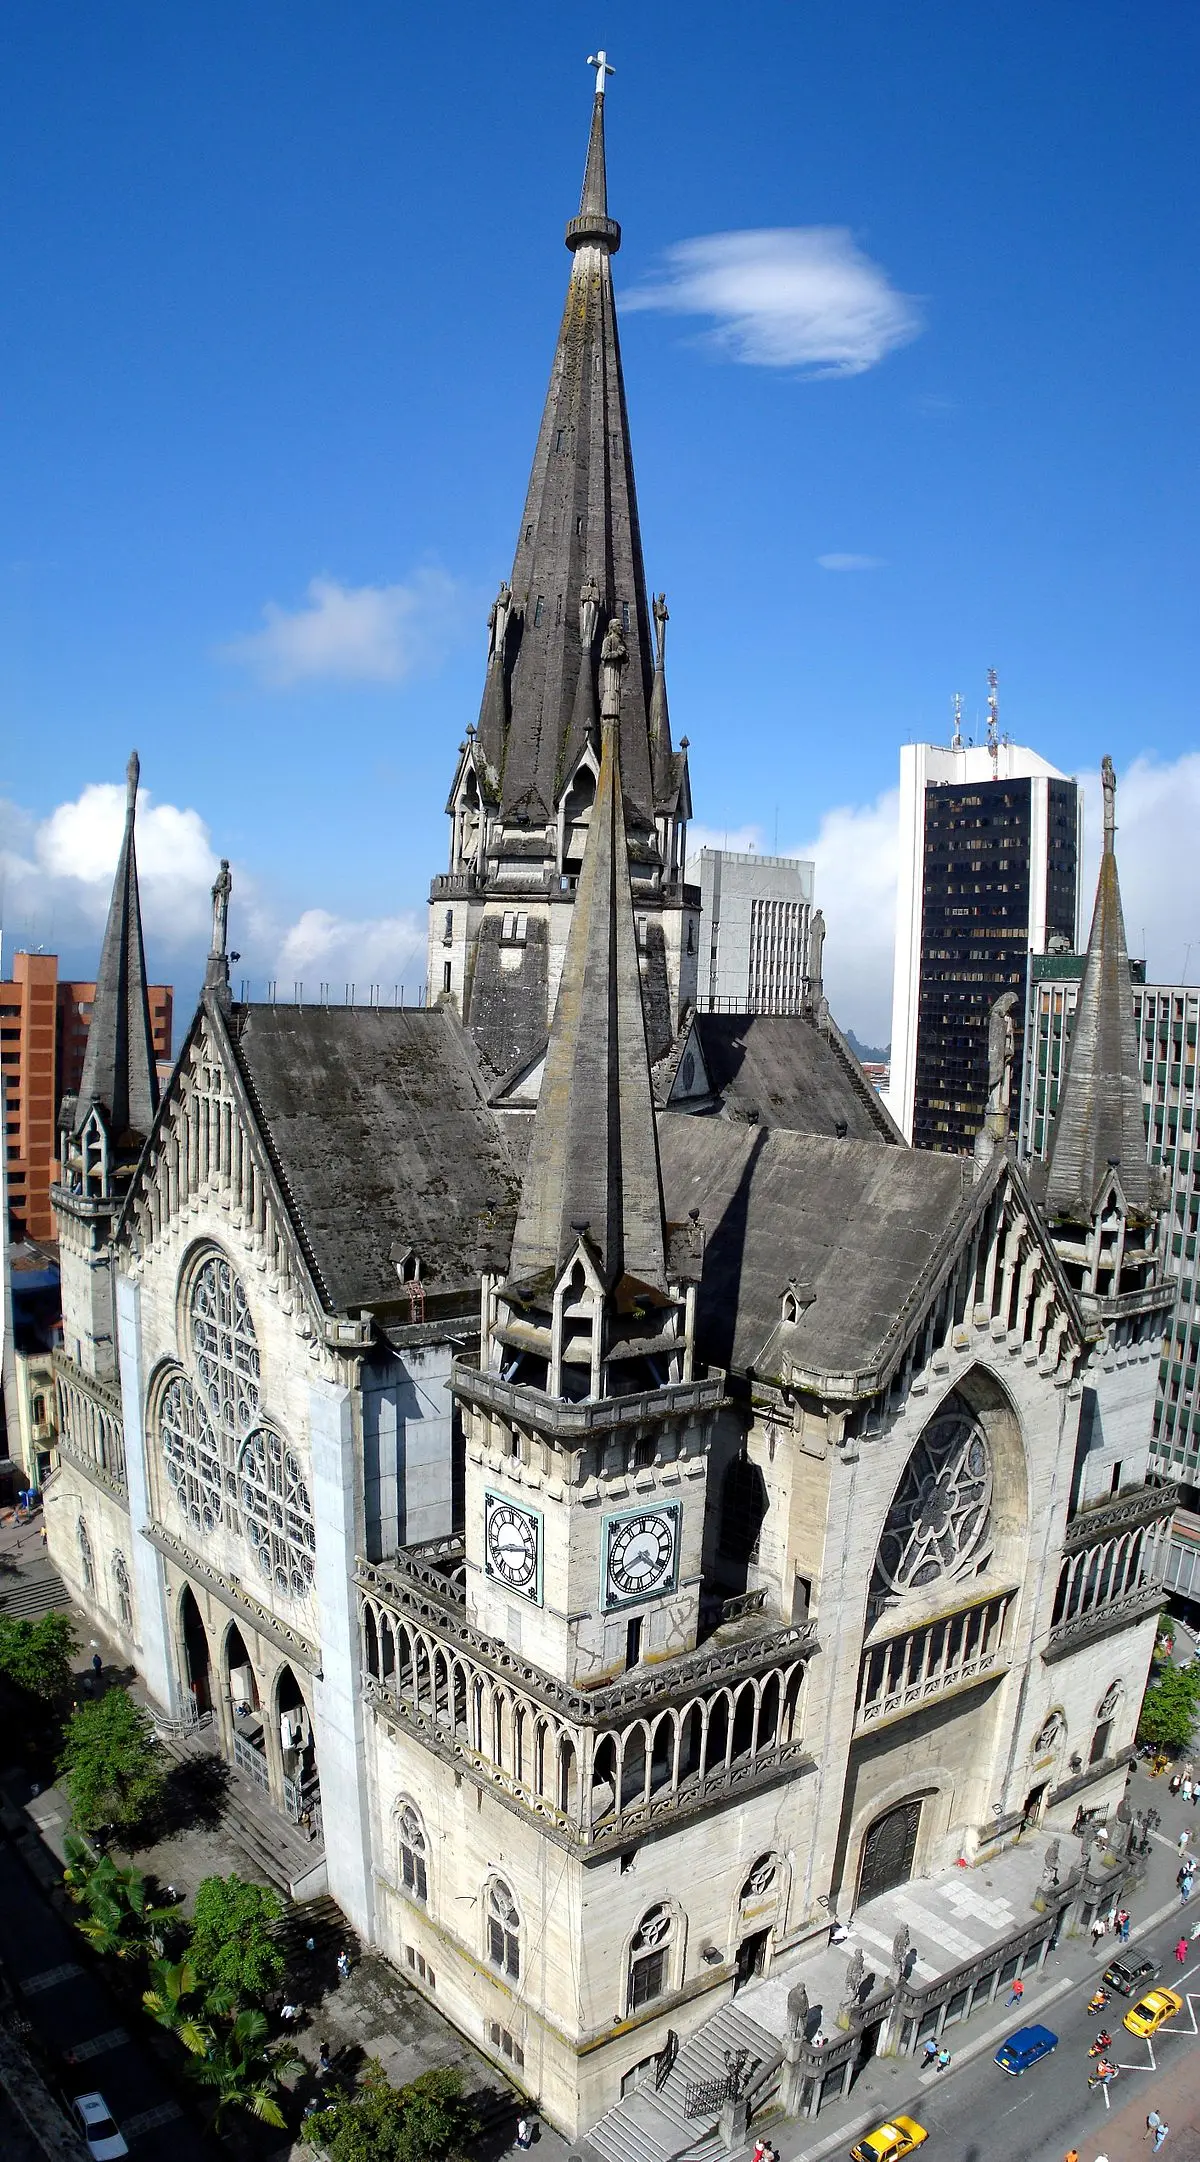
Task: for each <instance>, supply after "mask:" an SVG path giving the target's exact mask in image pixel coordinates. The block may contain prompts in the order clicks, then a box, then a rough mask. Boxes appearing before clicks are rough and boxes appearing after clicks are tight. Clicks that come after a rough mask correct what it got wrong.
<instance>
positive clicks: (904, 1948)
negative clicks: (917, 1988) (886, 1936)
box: [892, 1924, 912, 1981]
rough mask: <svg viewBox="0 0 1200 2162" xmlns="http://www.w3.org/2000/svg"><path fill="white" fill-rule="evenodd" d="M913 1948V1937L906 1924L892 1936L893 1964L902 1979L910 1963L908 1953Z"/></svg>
mask: <svg viewBox="0 0 1200 2162" xmlns="http://www.w3.org/2000/svg"><path fill="white" fill-rule="evenodd" d="M911 1950H912V1938H911V1937H910V1936H909V1933H908V1927H907V1924H905V1925H904V1927H903V1928H901V1929H898V1930H897V1931H896V1934H895V1936H894V1937H893V1938H892V1965H893V1967H894V1968H895V1970H896V1973H897V1974H898V1975H899V1977H900V1979H901V1981H903V1979H904V1970H905V1968H906V1967H907V1965H908V1955H909V1953H910V1952H911Z"/></svg>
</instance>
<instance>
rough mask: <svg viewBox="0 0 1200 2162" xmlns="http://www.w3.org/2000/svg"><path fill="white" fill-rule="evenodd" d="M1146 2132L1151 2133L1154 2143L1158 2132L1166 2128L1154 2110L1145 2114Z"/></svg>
mask: <svg viewBox="0 0 1200 2162" xmlns="http://www.w3.org/2000/svg"><path fill="white" fill-rule="evenodd" d="M1146 2130H1147V2132H1152V2133H1153V2134H1154V2136H1155V2141H1156V2143H1157V2139H1158V2134H1159V2132H1160V2131H1165V2130H1166V2126H1165V2125H1164V2124H1163V2121H1162V2118H1161V2117H1160V2116H1159V2114H1158V2111H1157V2110H1156V2109H1152V2110H1150V2111H1148V2112H1147V2116H1146Z"/></svg>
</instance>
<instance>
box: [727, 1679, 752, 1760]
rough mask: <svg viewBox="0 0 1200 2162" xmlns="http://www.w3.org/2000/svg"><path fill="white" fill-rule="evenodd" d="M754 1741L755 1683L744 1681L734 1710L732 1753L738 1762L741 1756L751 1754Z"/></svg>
mask: <svg viewBox="0 0 1200 2162" xmlns="http://www.w3.org/2000/svg"><path fill="white" fill-rule="evenodd" d="M753 1743H754V1684H753V1682H744V1683H743V1684H742V1687H741V1688H740V1689H739V1691H738V1693H737V1699H736V1702H735V1705H734V1712H733V1748H732V1750H731V1751H730V1755H731V1757H732V1759H733V1761H734V1763H736V1762H737V1761H738V1759H739V1758H740V1757H745V1756H748V1755H749V1754H750V1750H751V1748H752V1747H753Z"/></svg>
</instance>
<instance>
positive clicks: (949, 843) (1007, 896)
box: [887, 738, 1082, 1153]
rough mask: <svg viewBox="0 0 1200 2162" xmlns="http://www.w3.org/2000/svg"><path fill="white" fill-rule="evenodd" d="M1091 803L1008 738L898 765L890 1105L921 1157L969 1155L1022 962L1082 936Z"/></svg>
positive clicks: (937, 751) (931, 749) (907, 748)
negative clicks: (996, 1034) (999, 1026)
mask: <svg viewBox="0 0 1200 2162" xmlns="http://www.w3.org/2000/svg"><path fill="white" fill-rule="evenodd" d="M1081 816H1082V799H1081V797H1080V794H1079V790H1078V788H1077V786H1076V783H1075V782H1074V781H1072V780H1068V779H1067V778H1066V777H1065V776H1064V775H1063V774H1061V773H1059V772H1057V771H1056V769H1055V768H1054V767H1053V766H1051V765H1049V764H1048V763H1047V761H1046V760H1045V759H1044V758H1041V757H1040V756H1039V755H1038V753H1037V752H1036V751H1032V750H1029V749H1028V748H1026V747H1025V746H1024V745H1022V744H1018V743H1009V742H1007V741H1001V740H999V739H997V740H994V741H992V742H989V743H986V744H979V745H974V744H964V743H962V742H961V741H960V740H959V739H957V738H956V740H955V742H954V743H953V744H951V745H949V746H947V747H942V746H941V745H938V744H933V743H906V744H905V745H904V746H903V747H902V749H901V752H900V815H899V828H900V830H899V863H898V875H897V887H896V960H895V973H894V977H893V985H892V1044H891V1064H892V1070H891V1080H890V1084H889V1088H888V1095H887V1102H888V1106H889V1109H890V1110H891V1113H892V1116H893V1118H894V1119H895V1120H896V1123H897V1125H898V1126H899V1127H900V1129H901V1131H902V1132H903V1134H904V1136H905V1139H906V1140H908V1141H910V1142H912V1143H913V1144H914V1146H916V1147H918V1148H934V1149H944V1150H949V1151H951V1152H952V1153H955V1152H957V1153H966V1152H969V1150H970V1148H971V1146H972V1144H973V1138H974V1135H975V1133H976V1132H977V1130H978V1128H979V1125H980V1122H981V1120H982V1117H983V1112H984V1108H985V1103H986V1097H987V1024H988V1015H989V1012H990V1011H991V1008H992V1006H993V1004H994V1002H995V1001H996V999H998V998H1001V997H1003V996H1004V994H1005V993H1006V992H1007V991H1014V992H1015V993H1016V994H1017V1004H1018V1013H1017V1019H1018V1021H1019V1018H1020V1008H1021V1007H1022V1006H1023V1002H1024V989H1025V960H1026V955H1027V954H1028V953H1029V952H1030V951H1032V952H1034V953H1043V952H1044V951H1045V950H1046V946H1047V942H1048V941H1049V940H1050V939H1051V937H1053V936H1054V935H1055V934H1057V935H1058V936H1060V937H1061V938H1062V939H1063V940H1064V942H1065V943H1066V944H1067V945H1069V946H1071V947H1074V945H1075V943H1076V935H1077V917H1078V877H1079V854H1080V842H1081V831H1082V829H1081Z"/></svg>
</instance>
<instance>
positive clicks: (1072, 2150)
mask: <svg viewBox="0 0 1200 2162" xmlns="http://www.w3.org/2000/svg"><path fill="white" fill-rule="evenodd" d="M1063 2162H1079V2149H1078V2147H1068V2149H1067V2151H1066V2153H1065V2155H1064V2156H1063Z"/></svg>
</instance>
